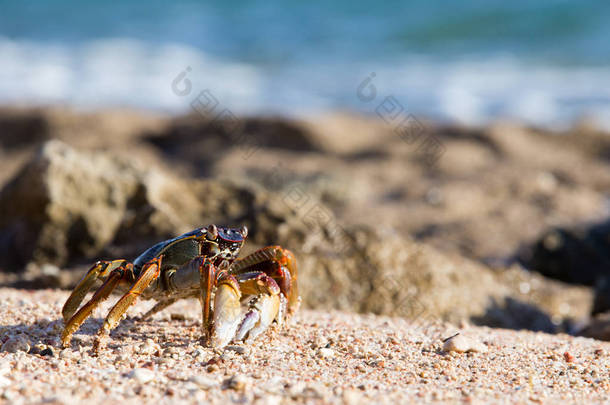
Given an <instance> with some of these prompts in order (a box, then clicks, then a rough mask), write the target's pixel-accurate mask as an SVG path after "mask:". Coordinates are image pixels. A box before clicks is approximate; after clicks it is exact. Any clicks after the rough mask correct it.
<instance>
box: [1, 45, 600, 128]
mask: <svg viewBox="0 0 610 405" xmlns="http://www.w3.org/2000/svg"><path fill="white" fill-rule="evenodd" d="M0 61H1V63H2V68H1V69H0V103H23V102H30V103H36V104H39V103H66V104H70V105H74V106H76V107H79V108H96V107H102V106H132V107H140V108H150V109H160V110H165V111H171V112H182V111H186V110H188V108H189V104H190V101H192V99H193V98H194V97H195V96H196V95H197V94H198V93H199V92H200V91H202V90H204V89H209V90H210V91H211V92H212V93H213V94H214V96H215V97H216V98H217V99H218V101H219V103H220V106H221V107H222V108H229V109H230V110H231V111H233V112H234V113H236V114H239V113H259V112H279V113H288V114H296V115H299V114H304V113H310V112H313V111H322V110H327V109H333V108H353V109H357V110H360V111H364V112H370V113H373V112H374V111H375V104H376V103H378V102H381V101H382V99H383V97H385V96H389V95H393V96H394V97H396V99H398V100H399V101H400V103H401V104H403V106H404V107H405V110H406V111H408V112H410V113H413V114H425V115H429V116H432V117H435V118H441V119H447V120H452V121H459V122H464V123H469V124H481V123H485V122H488V121H490V120H493V119H496V118H508V119H510V118H514V119H519V120H523V121H525V122H527V123H531V124H537V125H548V126H562V125H566V124H569V123H571V122H572V121H573V120H575V119H578V118H580V117H581V116H589V117H592V118H593V119H594V120H596V121H597V122H598V123H600V124H602V125H604V126H607V127H608V128H610V67H590V68H583V67H580V68H578V67H560V66H552V65H543V64H539V63H534V62H525V61H519V60H516V59H514V58H512V57H511V56H510V55H496V56H493V57H491V56H485V57H482V56H477V55H474V56H470V57H463V58H461V59H460V60H438V59H437V60H435V59H431V58H429V57H425V56H421V55H411V56H405V57H404V58H402V59H395V60H393V61H389V60H387V61H382V60H380V61H373V62H371V61H361V62H353V61H352V62H350V63H348V62H346V61H341V60H338V59H334V58H333V57H332V56H325V57H324V59H322V60H307V61H305V62H304V61H300V63H291V62H288V61H286V62H281V63H279V64H276V65H272V66H268V65H265V64H262V63H259V64H256V65H255V64H247V63H242V62H238V61H231V60H223V59H220V58H216V57H213V56H212V55H209V54H207V53H205V52H203V51H201V50H199V49H196V48H194V47H190V46H186V45H181V44H174V43H165V44H151V43H146V42H142V41H136V40H132V39H126V38H110V39H105V40H98V41H89V42H84V43H82V44H80V45H70V46H67V45H62V44H57V43H42V42H30V41H23V40H19V41H15V40H10V39H7V38H1V37H0ZM187 66H189V67H191V72H190V73H189V75H188V78H189V80H191V82H192V85H193V89H192V92H191V94H189V95H188V96H185V97H180V96H177V95H176V94H174V92H173V91H172V88H171V83H172V81H173V80H174V78H175V77H176V76H177V75H178V74H179V73H180V72H181V71H183V70H184V69H185V68H186V67H187ZM373 71H374V72H375V73H376V76H375V79H374V82H373V83H374V84H375V86H376V87H377V90H378V98H377V99H376V100H375V101H374V102H371V103H363V102H362V101H360V100H359V99H358V98H357V97H356V88H357V86H358V85H359V84H360V82H361V81H362V80H363V79H364V78H365V77H366V76H367V75H368V74H369V73H370V72H373Z"/></svg>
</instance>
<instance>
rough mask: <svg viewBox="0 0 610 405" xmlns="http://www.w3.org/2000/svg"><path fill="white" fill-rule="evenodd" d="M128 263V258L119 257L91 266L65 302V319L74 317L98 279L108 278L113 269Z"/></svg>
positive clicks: (63, 310)
mask: <svg viewBox="0 0 610 405" xmlns="http://www.w3.org/2000/svg"><path fill="white" fill-rule="evenodd" d="M126 264H127V261H126V260H123V259H119V260H113V261H99V262H97V263H95V264H94V265H93V266H91V268H90V269H89V270H88V271H87V274H85V276H84V277H83V278H82V280H81V281H80V282H79V283H78V285H77V286H76V287H75V288H74V290H73V291H72V294H70V296H69V297H68V300H67V301H66V303H65V304H64V307H63V309H62V310H61V312H62V315H63V317H64V321H68V320H69V319H70V318H72V315H74V313H75V312H76V310H77V309H78V307H79V306H80V303H81V302H82V301H83V298H85V296H86V295H87V293H88V292H89V290H90V289H91V287H92V286H93V284H94V283H95V282H96V281H97V280H98V279H104V278H106V277H107V276H108V274H110V273H111V272H112V271H113V270H115V269H118V268H119V267H124V266H125V265H126Z"/></svg>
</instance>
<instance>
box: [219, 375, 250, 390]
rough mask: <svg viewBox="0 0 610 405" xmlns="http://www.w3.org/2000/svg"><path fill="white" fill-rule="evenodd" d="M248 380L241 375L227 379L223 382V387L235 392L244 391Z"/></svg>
mask: <svg viewBox="0 0 610 405" xmlns="http://www.w3.org/2000/svg"><path fill="white" fill-rule="evenodd" d="M247 382H248V380H247V379H246V377H244V376H243V375H241V374H236V375H234V376H231V377H230V378H227V379H226V380H224V381H223V383H222V386H223V388H224V389H230V390H235V391H242V390H244V389H245V388H246V384H247Z"/></svg>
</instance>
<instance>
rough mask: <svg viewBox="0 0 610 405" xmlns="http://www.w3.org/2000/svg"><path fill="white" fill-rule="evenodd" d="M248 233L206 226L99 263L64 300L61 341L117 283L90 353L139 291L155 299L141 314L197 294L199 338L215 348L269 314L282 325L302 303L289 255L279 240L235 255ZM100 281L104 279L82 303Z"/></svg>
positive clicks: (250, 332) (262, 326) (247, 332)
mask: <svg viewBox="0 0 610 405" xmlns="http://www.w3.org/2000/svg"><path fill="white" fill-rule="evenodd" d="M247 236H248V229H247V228H246V227H245V226H243V227H241V228H228V227H220V226H216V225H209V226H207V227H204V228H198V229H195V230H193V231H191V232H187V233H185V234H184V235H180V236H178V237H176V238H173V239H169V240H165V241H162V242H160V243H157V244H156V245H154V246H152V247H151V248H149V249H148V250H146V251H145V252H144V253H142V254H141V255H140V256H138V257H137V258H136V259H135V260H134V261H133V262H129V261H127V260H124V259H118V260H111V261H98V262H96V263H95V264H94V265H93V266H91V268H90V269H89V270H88V271H87V273H86V274H85V276H84V277H83V279H82V280H81V281H80V282H79V283H78V285H77V286H76V287H75V288H74V290H73V291H72V293H71V294H70V296H69V297H68V299H67V301H66V303H65V304H64V306H63V309H62V315H63V318H64V322H65V326H64V330H63V332H62V335H61V341H62V345H63V346H64V347H69V346H70V341H71V339H72V335H73V334H74V332H76V331H77V330H78V329H79V328H80V326H81V325H82V324H83V322H84V321H85V320H86V319H87V318H88V317H89V316H90V315H91V313H92V312H93V310H94V309H95V308H96V307H97V306H98V305H99V304H100V303H101V302H102V301H104V300H105V299H106V298H108V297H109V295H110V294H111V293H112V292H113V291H114V290H115V289H117V288H118V289H122V290H123V291H124V295H123V296H122V297H121V298H120V299H119V300H118V301H117V302H116V304H115V305H114V306H113V307H112V309H111V310H110V312H109V313H108V315H107V316H106V319H105V320H104V322H103V324H102V326H101V327H100V329H99V331H98V333H97V335H96V337H95V340H94V344H93V349H94V352H95V353H97V352H99V350H101V349H102V348H103V347H104V345H105V340H106V338H107V337H108V335H109V334H110V331H111V330H112V329H114V328H115V327H116V326H117V325H118V324H119V322H120V321H121V319H122V318H123V317H124V316H126V312H127V310H128V308H129V307H130V306H131V305H133V304H134V303H135V302H136V300H137V299H138V297H140V296H141V297H142V298H144V299H154V300H156V301H157V302H156V304H155V305H154V306H153V307H152V308H151V309H150V310H149V311H148V312H146V313H145V314H144V315H143V316H142V317H141V318H140V319H142V320H144V319H147V318H149V317H151V316H152V315H153V314H155V313H157V312H159V311H161V310H163V309H165V308H167V307H168V306H170V305H171V304H173V303H175V302H176V301H178V300H180V299H184V298H191V297H196V298H198V299H199V301H200V303H201V309H202V335H203V336H202V339H203V340H204V343H205V344H207V345H208V346H210V347H213V348H217V349H221V348H223V347H224V346H226V345H227V344H229V343H230V342H232V341H245V342H246V343H249V342H251V341H252V340H253V339H254V338H256V337H257V336H258V335H260V334H261V333H262V332H264V331H265V330H266V329H267V328H268V327H269V326H270V325H271V324H272V323H273V322H274V321H275V322H276V323H277V324H278V326H279V327H282V325H283V323H284V321H285V317H286V316H287V315H291V314H293V313H294V312H295V311H296V310H297V309H298V306H299V303H300V298H299V294H298V289H297V266H296V261H295V259H294V255H293V254H292V253H291V252H290V251H289V250H287V249H284V248H282V247H281V246H267V247H264V248H262V249H259V250H257V251H256V252H254V253H252V254H250V255H248V256H246V257H244V258H240V259H239V258H238V255H239V252H240V250H241V248H242V246H243V244H244V241H245V239H246V237H247ZM97 280H102V281H103V284H102V285H101V287H99V288H98V289H97V291H95V293H94V294H93V297H92V298H91V299H90V300H89V301H88V302H87V303H86V304H84V305H83V306H82V307H80V304H81V303H82V301H83V300H84V298H85V296H86V295H87V293H88V292H89V290H91V288H92V287H93V285H94V284H95V282H96V281H97ZM125 290H126V291H125ZM79 307H80V309H79Z"/></svg>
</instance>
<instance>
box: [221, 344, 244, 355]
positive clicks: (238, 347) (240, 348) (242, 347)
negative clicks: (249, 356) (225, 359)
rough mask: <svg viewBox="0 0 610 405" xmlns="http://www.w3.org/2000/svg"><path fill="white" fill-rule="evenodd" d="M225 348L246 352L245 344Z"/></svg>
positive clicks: (236, 351) (240, 352)
mask: <svg viewBox="0 0 610 405" xmlns="http://www.w3.org/2000/svg"><path fill="white" fill-rule="evenodd" d="M225 350H232V351H234V352H235V353H239V354H244V353H246V348H245V347H244V346H236V345H231V346H227V347H225Z"/></svg>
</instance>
